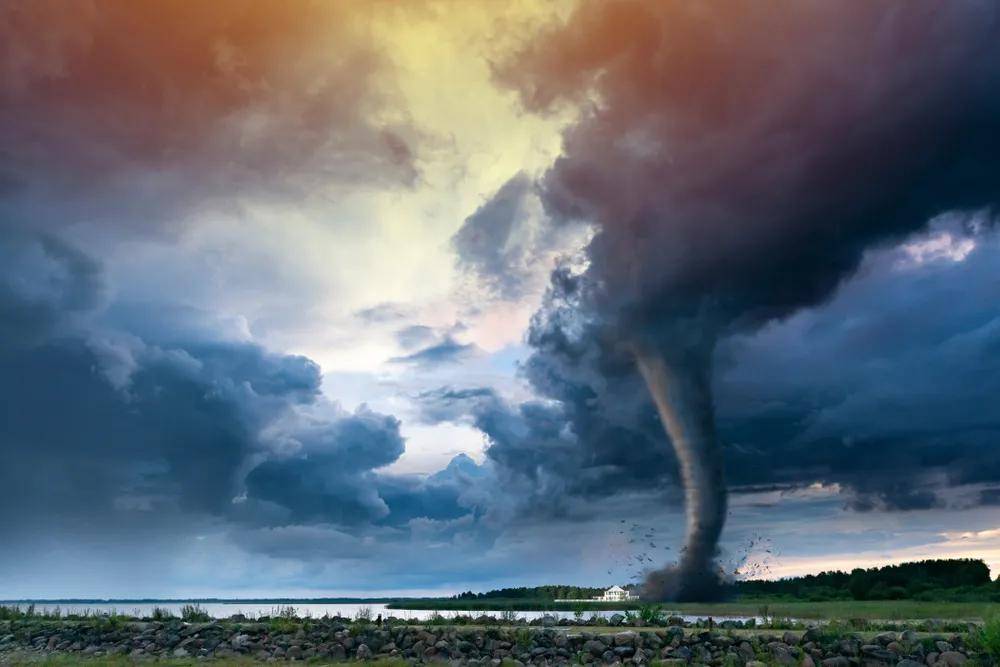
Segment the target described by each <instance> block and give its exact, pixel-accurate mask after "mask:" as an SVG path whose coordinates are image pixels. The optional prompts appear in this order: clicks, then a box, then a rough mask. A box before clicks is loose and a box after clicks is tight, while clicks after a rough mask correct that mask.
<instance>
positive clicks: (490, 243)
mask: <svg viewBox="0 0 1000 667" xmlns="http://www.w3.org/2000/svg"><path fill="white" fill-rule="evenodd" d="M533 186H534V184H533V183H532V181H531V179H530V178H529V177H528V176H527V174H523V173H520V174H517V175H516V176H514V177H513V178H511V179H510V180H509V181H507V182H506V183H504V184H503V186H502V187H501V188H500V189H499V190H497V192H496V193H495V194H494V195H493V196H492V197H491V198H490V199H488V200H487V201H486V203H484V204H483V205H482V206H480V207H479V209H477V210H476V212H475V213H473V214H472V215H470V216H469V217H468V218H466V219H465V222H463V223H462V226H461V227H460V228H459V230H458V231H457V232H455V236H454V237H452V240H451V242H452V245H454V247H455V251H456V252H457V253H458V258H459V264H460V266H462V267H464V268H466V269H468V270H470V271H472V272H473V273H474V274H475V275H476V276H477V277H478V278H479V279H480V280H481V281H482V282H483V284H484V285H485V286H486V287H487V288H488V289H490V290H491V291H493V292H496V293H497V295H499V296H500V297H502V298H516V297H518V296H520V295H521V294H522V293H523V291H524V284H525V281H526V280H527V276H526V275H525V269H526V268H527V267H526V266H525V264H524V263H525V259H526V258H525V253H526V252H528V251H529V249H528V248H526V247H525V244H526V243H528V242H529V241H530V239H528V238H526V235H527V233H528V230H527V229H526V227H527V225H529V224H530V222H531V211H530V210H529V208H528V204H529V199H530V198H531V197H532V196H534V191H533Z"/></svg>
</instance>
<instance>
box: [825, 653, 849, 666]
mask: <svg viewBox="0 0 1000 667" xmlns="http://www.w3.org/2000/svg"><path fill="white" fill-rule="evenodd" d="M819 664H820V667H851V661H850V660H848V659H847V658H845V657H844V656H842V655H837V656H834V657H832V658H826V659H824V660H822V661H821V662H820V663H819Z"/></svg>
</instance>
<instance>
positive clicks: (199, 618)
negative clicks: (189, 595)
mask: <svg viewBox="0 0 1000 667" xmlns="http://www.w3.org/2000/svg"><path fill="white" fill-rule="evenodd" d="M181 618H182V619H183V620H185V621H187V622H188V623H206V622H208V621H211V620H212V617H211V616H209V614H208V612H207V611H205V610H204V609H202V608H201V607H200V606H198V605H197V604H186V605H184V606H183V607H181Z"/></svg>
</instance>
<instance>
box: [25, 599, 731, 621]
mask: <svg viewBox="0 0 1000 667" xmlns="http://www.w3.org/2000/svg"><path fill="white" fill-rule="evenodd" d="M28 604H29V603H19V604H17V605H16V606H19V607H21V608H22V609H24V608H26V607H27V606H28ZM185 604H186V603H183V602H172V603H171V602H160V603H153V602H150V603H141V604H140V603H132V602H126V603H121V602H118V603H115V602H86V603H83V602H74V603H64V604H42V603H35V610H36V611H38V612H43V611H44V612H51V611H54V610H56V609H58V610H59V611H60V612H62V614H64V615H65V614H108V613H112V612H113V613H116V614H126V615H129V616H136V617H148V616H150V615H151V614H152V613H153V608H154V607H159V608H160V609H166V610H168V611H170V612H171V613H173V614H174V615H175V616H180V614H181V607H183V606H184V605H185ZM198 606H199V607H201V608H202V609H203V610H204V611H205V612H206V613H207V614H209V615H210V616H212V617H213V618H229V617H230V616H232V615H233V614H243V615H244V616H246V617H247V618H251V619H252V618H257V617H259V616H274V615H276V614H278V612H279V611H280V610H281V609H283V608H286V607H294V608H295V612H296V614H297V615H298V616H300V617H306V616H309V617H312V618H321V617H323V616H326V615H329V616H343V617H345V618H354V617H356V616H358V615H359V614H362V613H364V612H365V611H366V610H367V611H369V612H370V614H371V617H372V618H375V617H376V616H378V615H379V614H382V617H383V618H385V617H388V616H395V617H396V618H403V619H407V620H412V621H420V620H426V619H428V618H430V617H431V616H433V615H434V614H439V615H440V616H443V617H444V618H453V617H455V616H481V615H483V614H485V615H487V616H496V617H497V618H499V617H500V616H501V614H502V613H503V612H500V611H490V610H476V611H461V610H448V611H431V610H427V609H388V608H387V606H386V605H385V604H382V603H346V604H338V603H331V604H304V603H303V604H279V603H273V604H268V603H263V604H249V603H245V602H212V603H200V604H199V605H198ZM515 613H516V614H517V617H518V618H523V619H525V620H528V621H530V620H533V619H536V618H541V617H542V616H545V615H546V614H548V615H550V616H555V617H556V618H564V619H572V618H573V613H572V612H568V611H562V612H559V611H554V612H545V611H518V612H515ZM617 613H623V612H616V611H606V610H604V611H587V612H584V614H583V618H585V619H586V618H590V617H591V616H593V615H595V614H596V615H598V616H603V617H604V618H608V617H609V616H611V615H612V614H617ZM681 616H682V618H684V620H685V621H692V622H693V621H696V620H698V619H699V618H704V617H703V616H689V615H683V614H681ZM714 618H715V619H716V620H720V621H721V620H726V619H732V620H740V621H745V620H747V619H749V618H751V617H749V616H716V617H714Z"/></svg>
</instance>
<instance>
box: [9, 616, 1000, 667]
mask: <svg viewBox="0 0 1000 667" xmlns="http://www.w3.org/2000/svg"><path fill="white" fill-rule="evenodd" d="M970 643H971V642H969V641H968V640H967V637H965V636H964V635H962V634H953V635H929V634H923V633H922V634H918V633H916V632H914V631H912V630H905V631H902V632H898V633H897V632H882V633H878V634H875V635H870V634H869V635H867V636H866V635H865V634H859V633H850V632H843V631H833V629H832V628H810V629H808V630H806V631H804V632H791V631H787V632H784V633H775V632H771V633H769V632H768V631H766V630H765V631H757V632H754V633H750V632H747V631H735V630H725V629H715V630H707V629H699V628H690V627H689V628H685V627H682V626H679V625H675V626H669V627H666V628H656V629H645V628H639V629H627V630H626V629H618V628H616V629H609V630H608V631H605V632H590V631H581V630H578V629H577V628H553V627H438V626H416V625H403V624H399V625H393V624H384V625H381V626H380V625H378V624H375V623H356V622H355V623H351V622H347V621H346V619H318V620H300V621H295V622H291V621H278V620H275V621H271V622H233V621H212V622H205V623H188V622H184V621H181V620H179V619H172V620H166V621H119V622H114V621H112V620H109V619H100V618H97V619H86V620H33V619H27V620H13V621H2V622H0V663H4V664H11V663H12V662H20V661H25V660H30V659H32V657H33V656H34V658H36V659H42V658H44V657H46V656H49V655H53V654H56V655H58V654H69V655H73V656H79V657H81V658H88V657H89V658H97V657H102V656H121V657H127V658H128V659H132V660H137V661H139V660H155V659H163V658H189V659H196V660H213V659H223V658H243V659H247V658H250V659H254V660H259V661H287V660H310V659H312V660H319V661H322V662H338V661H344V660H380V659H388V660H395V661H406V662H410V663H420V662H435V661H448V662H452V663H457V664H466V665H487V664H491V665H500V664H501V663H504V664H509V665H518V664H539V665H541V664H567V663H603V664H614V663H623V664H657V663H658V664H661V665H664V666H665V667H683V666H685V665H688V664H692V665H713V666H718V667H765V665H777V666H789V667H793V666H794V667H883V666H895V667H963V666H964V665H966V663H967V662H968V663H969V666H970V667H971V665H974V664H975V665H990V664H993V661H992V659H991V658H990V656H988V655H986V654H985V653H977V652H976V651H975V649H974V647H972V646H970Z"/></svg>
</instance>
